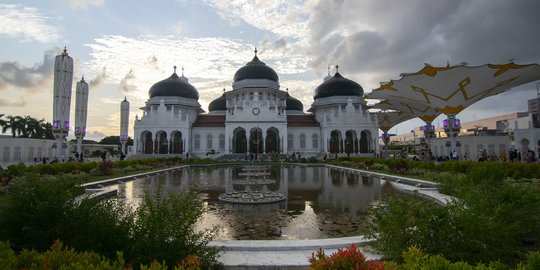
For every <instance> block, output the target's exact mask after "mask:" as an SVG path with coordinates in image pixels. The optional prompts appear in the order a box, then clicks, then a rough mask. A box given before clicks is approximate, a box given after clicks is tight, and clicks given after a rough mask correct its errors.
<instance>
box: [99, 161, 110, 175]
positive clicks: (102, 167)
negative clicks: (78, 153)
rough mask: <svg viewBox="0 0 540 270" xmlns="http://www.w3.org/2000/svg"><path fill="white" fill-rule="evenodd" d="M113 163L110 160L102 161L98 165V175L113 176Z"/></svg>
mask: <svg viewBox="0 0 540 270" xmlns="http://www.w3.org/2000/svg"><path fill="white" fill-rule="evenodd" d="M113 167H114V166H113V163H112V161H110V160H104V161H101V162H99V163H98V166H97V170H98V173H99V174H100V175H111V174H113Z"/></svg>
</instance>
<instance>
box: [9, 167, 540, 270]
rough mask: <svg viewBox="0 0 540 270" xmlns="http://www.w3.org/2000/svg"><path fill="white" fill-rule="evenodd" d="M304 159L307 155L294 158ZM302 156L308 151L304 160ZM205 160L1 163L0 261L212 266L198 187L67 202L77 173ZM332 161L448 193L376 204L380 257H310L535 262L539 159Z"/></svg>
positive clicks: (356, 265)
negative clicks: (131, 203)
mask: <svg viewBox="0 0 540 270" xmlns="http://www.w3.org/2000/svg"><path fill="white" fill-rule="evenodd" d="M301 161H302V162H308V160H301ZM309 162H313V160H310V161H309ZM208 163H216V161H214V160H205V159H190V160H182V159H179V158H170V159H140V160H124V161H112V162H111V161H105V162H88V163H63V164H61V163H55V164H39V165H32V166H26V165H24V164H18V165H11V166H9V167H7V168H2V169H1V171H0V179H1V184H0V265H2V266H5V267H6V269H61V268H64V269H89V268H91V269H208V268H212V269H213V268H219V267H220V265H219V263H218V254H219V250H217V249H215V248H212V247H209V246H208V243H209V242H210V241H211V240H212V239H213V237H214V236H215V233H216V230H208V231H205V232H201V233H196V232H194V231H193V230H192V225H193V224H194V223H195V222H197V220H198V219H199V218H200V217H201V214H202V211H203V206H202V204H201V201H200V199H199V197H198V194H197V193H196V192H189V193H186V194H173V195H171V194H167V195H165V194H162V196H157V197H155V198H153V197H150V196H146V197H145V198H144V200H143V203H142V207H140V208H138V209H137V210H133V209H131V208H130V207H127V206H125V205H122V204H120V203H118V202H117V201H116V200H114V199H107V200H98V199H87V200H83V201H82V202H81V203H76V200H75V198H76V197H77V196H78V195H80V194H82V193H83V192H84V190H83V189H82V188H80V186H79V185H80V184H82V183H85V182H91V181H96V180H102V179H107V178H114V177H119V176H124V175H130V174H136V173H141V172H145V171H151V170H157V169H161V168H167V167H174V166H180V165H185V164H208ZM328 163H331V164H333V165H337V166H343V167H350V168H355V169H364V170H370V171H377V172H385V173H391V174H395V175H403V176H407V177H412V178H418V179H422V180H429V181H435V182H437V183H439V186H440V190H441V191H442V192H443V193H446V194H449V195H452V196H454V197H456V198H457V200H455V201H453V202H451V203H449V204H447V205H445V206H437V205H434V204H432V203H431V202H429V201H425V200H423V199H421V198H419V197H418V196H415V195H414V194H412V195H406V194H403V195H400V196H398V197H395V198H391V199H388V200H385V201H382V202H380V203H378V204H376V205H374V206H373V207H372V208H371V210H370V213H371V215H370V216H371V218H370V219H371V220H370V224H371V225H370V226H369V227H368V228H366V229H364V230H363V231H359V232H358V233H359V234H364V235H366V236H368V237H371V238H373V239H375V240H374V241H373V243H372V246H373V247H374V248H376V250H378V251H379V252H381V253H382V254H383V255H384V260H383V261H368V260H366V258H365V257H364V256H363V254H362V253H361V252H360V250H359V249H358V248H357V247H354V246H350V247H348V248H346V249H342V250H340V251H339V252H337V253H334V254H330V255H327V254H324V252H323V251H313V252H314V253H313V256H312V257H311V258H306V262H307V261H308V260H309V263H310V264H311V267H312V269H540V253H538V250H539V248H538V245H539V243H538V239H539V237H540V192H539V191H540V184H539V183H540V180H539V179H540V165H538V164H524V163H498V162H482V163H478V162H467V161H449V162H443V163H432V162H418V161H408V160H401V159H387V160H384V159H375V158H339V159H338V160H333V161H328Z"/></svg>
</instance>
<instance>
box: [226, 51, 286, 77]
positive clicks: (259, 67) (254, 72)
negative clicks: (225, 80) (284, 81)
mask: <svg viewBox="0 0 540 270" xmlns="http://www.w3.org/2000/svg"><path fill="white" fill-rule="evenodd" d="M244 79H267V80H271V81H275V82H279V77H278V75H277V73H276V72H275V71H274V70H273V69H272V68H271V67H269V66H267V65H266V64H265V63H264V62H262V61H261V60H259V58H258V57H257V55H255V57H253V60H251V62H249V63H247V64H246V65H245V66H243V67H241V68H240V69H239V70H238V71H236V73H235V74H234V78H233V80H234V82H237V81H241V80H244Z"/></svg>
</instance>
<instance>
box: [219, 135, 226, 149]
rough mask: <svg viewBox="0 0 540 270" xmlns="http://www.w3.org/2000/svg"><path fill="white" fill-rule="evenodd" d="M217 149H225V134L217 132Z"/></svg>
mask: <svg viewBox="0 0 540 270" xmlns="http://www.w3.org/2000/svg"><path fill="white" fill-rule="evenodd" d="M219 149H225V134H219Z"/></svg>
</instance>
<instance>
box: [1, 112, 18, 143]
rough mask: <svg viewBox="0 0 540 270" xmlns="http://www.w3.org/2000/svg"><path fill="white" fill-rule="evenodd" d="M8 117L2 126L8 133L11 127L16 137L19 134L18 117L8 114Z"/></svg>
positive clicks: (12, 134)
mask: <svg viewBox="0 0 540 270" xmlns="http://www.w3.org/2000/svg"><path fill="white" fill-rule="evenodd" d="M7 119H8V120H7V121H6V122H5V123H4V125H3V126H2V133H6V131H8V129H9V130H11V136H13V138H15V137H16V135H17V119H16V118H15V116H12V115H8V117H7Z"/></svg>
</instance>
